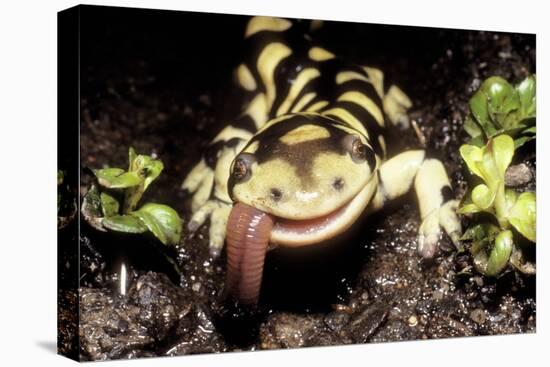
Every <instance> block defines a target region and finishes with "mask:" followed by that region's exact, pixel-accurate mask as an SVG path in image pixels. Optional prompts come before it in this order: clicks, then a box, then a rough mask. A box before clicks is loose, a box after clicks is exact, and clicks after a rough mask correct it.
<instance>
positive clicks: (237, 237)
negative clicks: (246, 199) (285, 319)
mask: <svg viewBox="0 0 550 367" xmlns="http://www.w3.org/2000/svg"><path fill="white" fill-rule="evenodd" d="M272 228H273V218H272V217H271V216H270V215H269V214H266V213H264V212H262V211H260V210H258V209H256V208H253V207H251V206H249V205H246V204H242V203H236V204H235V205H234V206H233V209H232V210H231V214H230V215H229V220H228V221H227V277H226V291H227V292H228V294H229V295H231V296H232V297H234V298H235V299H236V300H237V301H238V302H239V303H242V304H249V305H253V304H256V303H257V302H258V298H259V296H260V287H261V285H262V275H263V270H264V260H265V254H266V251H267V246H268V243H269V238H270V236H271V229H272Z"/></svg>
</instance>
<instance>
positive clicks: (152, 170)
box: [123, 148, 164, 213]
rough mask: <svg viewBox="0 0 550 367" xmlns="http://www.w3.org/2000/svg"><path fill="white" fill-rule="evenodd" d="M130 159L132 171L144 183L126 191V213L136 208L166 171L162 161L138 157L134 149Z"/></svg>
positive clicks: (130, 153)
mask: <svg viewBox="0 0 550 367" xmlns="http://www.w3.org/2000/svg"><path fill="white" fill-rule="evenodd" d="M128 157H129V160H130V164H129V166H130V171H131V172H133V173H134V174H137V175H139V177H140V178H141V180H142V181H141V182H140V185H138V186H134V187H132V188H129V189H128V190H126V192H125V199H124V206H123V212H124V213H130V212H132V211H133V210H134V209H135V208H136V206H137V204H138V202H139V200H140V199H141V197H142V196H143V193H144V192H145V190H147V188H148V187H149V185H150V184H151V183H152V182H153V181H154V180H155V179H156V178H157V177H158V176H159V175H160V173H161V172H162V170H163V169H164V165H163V164H162V161H160V160H158V159H153V158H151V157H150V156H147V155H141V154H140V155H136V153H135V151H134V150H133V149H132V148H130V151H129V153H128Z"/></svg>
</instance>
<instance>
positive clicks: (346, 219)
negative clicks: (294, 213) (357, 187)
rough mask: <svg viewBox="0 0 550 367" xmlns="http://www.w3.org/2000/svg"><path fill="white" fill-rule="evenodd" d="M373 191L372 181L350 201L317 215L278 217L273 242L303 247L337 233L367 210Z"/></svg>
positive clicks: (273, 231)
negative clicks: (327, 212) (299, 217)
mask: <svg viewBox="0 0 550 367" xmlns="http://www.w3.org/2000/svg"><path fill="white" fill-rule="evenodd" d="M373 191H374V189H373V185H372V183H369V184H368V185H366V186H365V187H364V188H363V189H362V190H361V191H360V192H359V193H358V194H357V195H356V196H355V197H353V198H352V199H351V200H350V201H348V202H347V203H346V204H344V205H342V206H341V207H339V208H337V209H336V210H334V211H332V212H330V213H329V214H326V215H322V216H319V217H317V218H312V219H304V220H294V219H286V218H280V217H275V218H274V219H275V224H274V226H273V229H272V230H271V238H270V242H271V243H272V244H274V245H282V246H288V247H299V246H307V245H312V244H315V243H318V242H321V241H325V240H328V239H330V238H332V237H334V236H337V235H338V234H341V233H342V232H344V231H345V230H346V229H348V228H349V227H350V226H351V225H352V224H353V223H354V222H355V220H356V219H357V218H358V217H359V216H360V215H361V213H363V211H364V210H365V208H366V206H367V204H368V203H369V201H370V198H371V197H372V194H373Z"/></svg>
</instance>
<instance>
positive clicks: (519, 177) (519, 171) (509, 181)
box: [504, 163, 533, 187]
mask: <svg viewBox="0 0 550 367" xmlns="http://www.w3.org/2000/svg"><path fill="white" fill-rule="evenodd" d="M532 179H533V174H532V173H531V170H530V169H529V167H528V166H527V165H526V164H525V163H520V164H516V165H513V166H510V167H508V169H507V170H506V173H505V174H504V182H505V184H506V186H510V187H518V186H523V185H526V184H528V183H529V182H530V181H531V180H532Z"/></svg>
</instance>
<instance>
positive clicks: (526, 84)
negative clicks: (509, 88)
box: [516, 75, 537, 118]
mask: <svg viewBox="0 0 550 367" xmlns="http://www.w3.org/2000/svg"><path fill="white" fill-rule="evenodd" d="M516 91H517V94H518V96H519V100H520V106H521V107H520V115H521V117H522V118H529V117H535V116H536V114H537V100H536V92H537V88H536V79H535V76H534V75H530V76H528V77H527V78H525V79H524V80H523V81H522V82H521V83H519V84H518V85H517V86H516Z"/></svg>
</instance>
